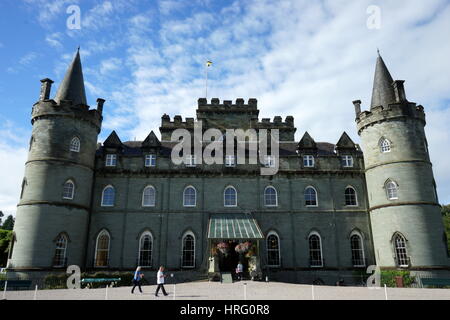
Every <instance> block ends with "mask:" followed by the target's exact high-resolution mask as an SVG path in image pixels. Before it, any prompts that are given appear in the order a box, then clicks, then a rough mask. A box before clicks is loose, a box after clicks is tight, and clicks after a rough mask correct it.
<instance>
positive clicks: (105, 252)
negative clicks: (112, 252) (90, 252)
mask: <svg viewBox="0 0 450 320" xmlns="http://www.w3.org/2000/svg"><path fill="white" fill-rule="evenodd" d="M109 241H110V236H109V233H108V231H106V230H103V231H102V232H100V233H99V235H98V236H97V242H96V246H95V261H94V266H95V267H107V266H108V264H109Z"/></svg>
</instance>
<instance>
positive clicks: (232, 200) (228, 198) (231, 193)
mask: <svg viewBox="0 0 450 320" xmlns="http://www.w3.org/2000/svg"><path fill="white" fill-rule="evenodd" d="M223 205H224V206H225V207H236V206H237V192H236V189H235V188H234V187H232V186H229V187H226V188H225V191H224V192H223Z"/></svg>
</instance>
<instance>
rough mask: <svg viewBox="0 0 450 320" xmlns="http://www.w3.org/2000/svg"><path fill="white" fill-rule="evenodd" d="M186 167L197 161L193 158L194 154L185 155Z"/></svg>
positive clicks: (193, 164) (193, 165)
mask: <svg viewBox="0 0 450 320" xmlns="http://www.w3.org/2000/svg"><path fill="white" fill-rule="evenodd" d="M185 164H186V167H195V165H196V164H197V161H196V159H195V155H192V154H189V155H187V156H186V162H185Z"/></svg>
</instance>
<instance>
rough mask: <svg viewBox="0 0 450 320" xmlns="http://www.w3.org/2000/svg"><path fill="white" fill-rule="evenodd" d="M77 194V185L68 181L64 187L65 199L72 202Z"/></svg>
mask: <svg viewBox="0 0 450 320" xmlns="http://www.w3.org/2000/svg"><path fill="white" fill-rule="evenodd" d="M74 192H75V185H74V184H73V182H72V181H71V180H68V181H66V183H64V186H63V196H62V197H63V199H68V200H72V199H73V196H74Z"/></svg>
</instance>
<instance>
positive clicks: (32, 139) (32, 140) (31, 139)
mask: <svg viewBox="0 0 450 320" xmlns="http://www.w3.org/2000/svg"><path fill="white" fill-rule="evenodd" d="M33 143H34V137H33V136H31V138H30V147H29V148H28V151H31V148H32V147H33Z"/></svg>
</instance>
